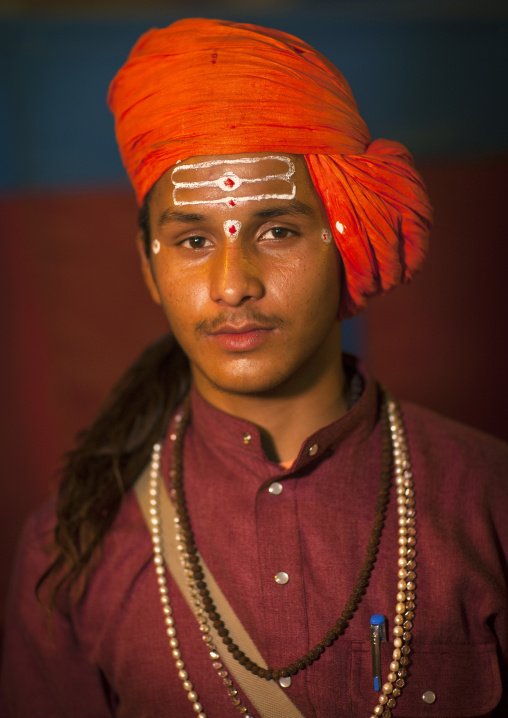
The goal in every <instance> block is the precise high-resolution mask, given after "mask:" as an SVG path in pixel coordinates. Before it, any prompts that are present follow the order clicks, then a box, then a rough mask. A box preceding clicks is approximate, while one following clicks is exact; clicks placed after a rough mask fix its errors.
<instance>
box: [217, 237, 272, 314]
mask: <svg viewBox="0 0 508 718" xmlns="http://www.w3.org/2000/svg"><path fill="white" fill-rule="evenodd" d="M210 273H211V276H210V297H211V299H212V300H213V301H214V302H218V303H224V304H227V305H228V306H231V307H237V306H240V305H242V304H244V303H245V302H247V301H252V300H256V299H261V297H262V296H263V294H264V287H263V281H262V277H261V274H262V272H261V267H260V265H259V262H256V261H255V258H254V257H253V256H252V253H251V252H249V251H248V250H247V248H246V247H244V246H243V245H242V243H241V241H238V240H233V241H230V242H226V243H225V244H224V246H223V247H222V248H221V250H220V251H218V252H217V253H216V254H215V256H214V257H213V260H212V262H211V268H210Z"/></svg>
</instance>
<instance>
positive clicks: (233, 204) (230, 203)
mask: <svg viewBox="0 0 508 718" xmlns="http://www.w3.org/2000/svg"><path fill="white" fill-rule="evenodd" d="M228 204H229V206H230V207H236V202H235V200H234V199H230V200H229V202H228Z"/></svg>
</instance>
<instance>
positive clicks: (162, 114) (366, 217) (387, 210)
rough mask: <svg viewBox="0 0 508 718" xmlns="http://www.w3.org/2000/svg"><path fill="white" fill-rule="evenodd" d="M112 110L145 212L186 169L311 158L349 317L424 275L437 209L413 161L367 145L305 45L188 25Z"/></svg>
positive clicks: (360, 125) (122, 82)
mask: <svg viewBox="0 0 508 718" xmlns="http://www.w3.org/2000/svg"><path fill="white" fill-rule="evenodd" d="M108 103H109V106H110V108H111V110H112V112H113V114H114V115H115V122H116V135H117V139H118V144H119V146H120V152H121V154H122V159H123V161H124V164H125V167H126V169H127V172H128V174H129V177H130V179H131V181H132V184H133V185H134V188H135V190H136V194H137V198H138V202H139V203H140V204H141V203H142V201H143V199H144V197H145V196H146V194H147V193H148V191H149V190H150V189H151V187H152V186H153V185H154V184H155V182H157V180H158V179H159V178H160V177H161V176H162V175H163V174H164V172H166V170H168V169H169V168H170V167H172V166H173V165H174V164H176V162H177V161H178V160H180V161H181V160H184V159H187V158H189V157H196V156H199V155H223V154H242V153H247V152H265V151H268V152H273V151H282V152H287V153H290V154H302V155H304V156H305V159H306V161H307V165H308V168H309V171H310V175H311V177H312V181H313V183H314V186H315V187H316V189H317V191H318V193H319V195H320V197H321V199H322V200H323V203H324V205H325V207H326V210H327V213H328V218H329V221H330V226H331V228H332V232H333V234H334V238H335V242H336V244H337V247H338V248H339V251H340V253H341V256H342V260H343V263H344V274H345V282H344V287H343V291H342V299H341V308H340V318H341V319H344V318H346V317H348V316H352V315H353V314H356V313H357V312H358V311H360V310H361V309H362V308H363V306H364V305H365V303H366V300H367V298H368V297H369V296H372V295H374V294H379V293H381V292H384V291H387V290H388V289H390V288H391V287H393V286H395V285H396V284H400V283H401V282H405V281H408V280H409V279H411V277H412V276H413V274H414V272H415V271H416V270H417V269H418V268H419V267H420V265H421V263H422V261H423V259H424V256H425V252H426V248H427V240H428V233H429V229H430V224H431V208H430V205H429V201H428V197H427V194H426V191H425V188H424V185H423V183H422V180H421V178H420V177H419V175H418V174H417V173H416V171H415V169H414V166H413V161H412V158H411V155H410V154H409V152H408V151H407V150H406V149H405V147H403V146H402V145H400V144H398V143H396V142H390V141H388V140H376V141H374V142H372V143H371V142H370V135H369V131H368V129H367V126H366V124H365V122H364V121H363V120H362V118H361V117H360V115H359V112H358V107H357V105H356V102H355V100H354V98H353V95H352V93H351V90H350V88H349V85H348V83H347V82H346V80H345V79H344V77H343V76H342V74H341V73H340V72H339V70H337V68H336V67H334V66H333V65H332V63H331V62H329V61H328V60H327V59H326V58H325V57H323V55H321V54H320V53H319V52H317V51H316V50H314V49H313V48H312V47H310V45H307V44H306V43H305V42H303V41H302V40H299V39H298V38H296V37H293V36H292V35H288V34H286V33H283V32H279V31H278V30H269V29H266V28H262V27H258V26H256V25H246V24H238V23H234V22H227V21H220V20H203V19H189V20H180V21H178V22H175V23H174V24H173V25H170V26H169V27H168V28H165V29H163V30H150V31H149V32H147V33H145V34H144V35H143V36H142V37H141V38H140V39H139V40H138V42H137V43H136V45H135V46H134V48H133V50H132V51H131V53H130V55H129V58H128V60H127V62H126V63H125V65H124V66H123V67H122V68H121V69H120V71H119V72H118V73H117V75H116V77H115V78H114V80H113V82H112V83H111V86H110V89H109V95H108Z"/></svg>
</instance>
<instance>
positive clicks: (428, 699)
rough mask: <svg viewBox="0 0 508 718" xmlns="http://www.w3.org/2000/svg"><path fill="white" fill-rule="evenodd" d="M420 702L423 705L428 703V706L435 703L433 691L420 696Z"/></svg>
mask: <svg viewBox="0 0 508 718" xmlns="http://www.w3.org/2000/svg"><path fill="white" fill-rule="evenodd" d="M422 700H423V702H424V703H428V704H429V705H430V704H431V703H435V701H436V694H435V693H434V691H425V693H424V694H423V695H422Z"/></svg>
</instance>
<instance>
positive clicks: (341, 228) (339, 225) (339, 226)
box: [335, 222, 346, 234]
mask: <svg viewBox="0 0 508 718" xmlns="http://www.w3.org/2000/svg"><path fill="white" fill-rule="evenodd" d="M335 226H336V227H337V229H338V230H339V232H340V233H341V234H344V230H345V229H346V228H345V226H344V225H343V224H341V223H340V222H336V223H335Z"/></svg>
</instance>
